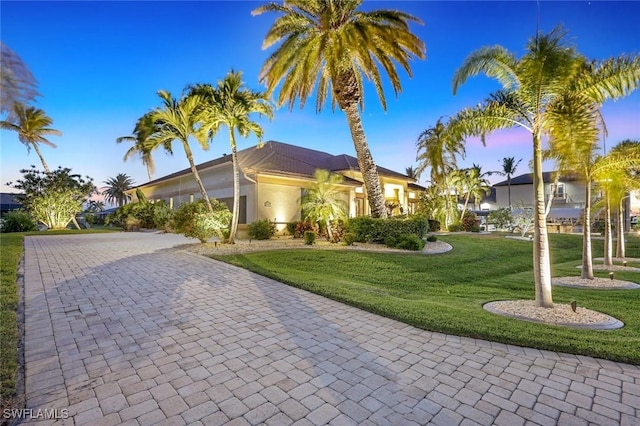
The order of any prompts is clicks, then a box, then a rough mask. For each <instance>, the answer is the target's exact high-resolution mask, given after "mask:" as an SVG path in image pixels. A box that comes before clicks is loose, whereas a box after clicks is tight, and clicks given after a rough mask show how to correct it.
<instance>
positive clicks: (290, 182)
mask: <svg viewBox="0 0 640 426" xmlns="http://www.w3.org/2000/svg"><path fill="white" fill-rule="evenodd" d="M256 180H257V182H258V186H257V188H258V189H257V197H256V216H255V218H256V219H254V220H261V219H270V220H272V221H274V222H275V223H276V227H277V229H278V231H279V232H280V231H283V230H284V229H285V228H286V224H287V223H288V222H295V221H298V220H301V211H300V202H301V199H302V191H303V189H304V188H308V187H309V186H310V185H311V183H312V181H311V180H304V179H296V178H288V177H280V176H258V178H257V179H256ZM352 192H353V189H351V188H349V187H347V186H344V190H343V191H342V200H343V201H344V203H345V205H347V206H348V208H349V210H350V211H349V212H348V215H349V216H350V217H351V216H353V214H352V211H351V208H352V207H353V206H352V203H350V194H351V193H352ZM247 204H248V203H247ZM250 222H251V221H249V223H250Z"/></svg>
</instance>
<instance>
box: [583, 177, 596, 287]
mask: <svg viewBox="0 0 640 426" xmlns="http://www.w3.org/2000/svg"><path fill="white" fill-rule="evenodd" d="M585 186H586V193H585V198H584V199H585V206H584V213H583V215H582V218H583V219H582V273H581V275H580V277H581V278H585V279H589V280H592V279H593V260H592V259H591V179H589V178H587V182H586V184H585Z"/></svg>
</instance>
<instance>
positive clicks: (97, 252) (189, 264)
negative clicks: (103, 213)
mask: <svg viewBox="0 0 640 426" xmlns="http://www.w3.org/2000/svg"><path fill="white" fill-rule="evenodd" d="M185 242H187V240H185V239H183V238H181V237H178V236H175V235H158V234H148V233H135V234H133V233H120V234H96V235H75V236H35V237H27V238H25V271H24V273H25V317H26V324H25V328H26V332H25V340H26V344H25V359H26V392H27V407H28V408H32V409H38V408H40V409H47V410H54V409H57V410H59V411H55V412H54V413H56V414H58V415H60V416H61V417H62V416H64V413H67V412H68V414H69V416H70V417H69V418H68V419H66V421H60V420H59V422H60V423H65V424H72V423H75V424H91V425H98V424H142V425H147V424H156V423H160V424H170V425H180V424H189V425H193V424H213V425H217V424H225V423H228V424H262V423H266V424H273V425H286V424H291V423H295V424H301V425H304V424H315V425H319V424H327V423H329V424H336V425H338V424H397V425H409V424H437V425H457V424H465V425H467V424H468V425H471V424H483V425H492V424H497V425H499V424H504V425H519V424H543V425H555V424H571V425H574V424H575V425H580V424H588V423H592V424H602V425H609V424H626V425H632V424H633V425H639V424H640V421H639V420H638V417H639V415H640V368H638V367H637V366H631V365H625V364H618V363H613V362H608V361H602V360H596V359H592V358H588V357H576V356H572V355H564V354H559V353H554V352H544V351H538V350H532V349H527V348H520V347H514V346H506V345H501V344H494V343H489V342H486V341H481V340H474V339H466V338H459V337H453V336H447V335H443V334H438V333H430V332H427V331H423V330H419V329H416V328H414V327H410V326H407V325H405V324H402V323H399V322H397V321H393V320H389V319H385V318H382V317H379V316H377V315H373V314H369V313H365V312H363V311H360V310H358V309H355V308H351V307H348V306H345V305H343V304H340V303H337V302H334V301H331V300H328V299H325V298H323V297H320V296H316V295H313V294H310V293H307V292H304V291H301V290H297V289H294V288H290V287H288V286H285V285H283V284H280V283H278V282H275V281H273V280H269V279H266V278H263V277H260V276H258V275H255V274H252V273H249V272H247V271H244V270H242V269H238V268H235V267H233V266H229V265H226V264H223V263H219V262H216V261H213V260H210V259H207V258H204V257H200V256H196V255H194V254H190V253H186V252H184V251H180V250H177V249H172V248H171V247H173V246H175V245H177V244H181V243H185ZM65 409H66V410H68V411H63V410H65ZM51 412H52V411H49V413H51ZM33 413H38V412H37V411H34V412H33ZM27 423H28V422H27ZM38 424H46V423H38Z"/></svg>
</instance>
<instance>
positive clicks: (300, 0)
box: [253, 0, 425, 217]
mask: <svg viewBox="0 0 640 426" xmlns="http://www.w3.org/2000/svg"><path fill="white" fill-rule="evenodd" d="M361 3H362V0H350V1H338V0H286V1H285V2H284V3H283V4H279V3H278V4H277V3H269V4H267V5H264V6H261V7H259V8H258V9H255V10H254V11H253V14H254V15H260V14H263V13H265V12H279V13H282V16H279V17H278V18H277V19H276V21H275V23H274V24H273V25H272V26H271V28H270V29H269V32H268V33H267V35H266V37H265V40H264V42H263V45H262V46H263V49H266V48H269V47H270V46H273V45H274V44H277V43H280V45H279V46H278V48H277V49H276V51H275V52H273V53H272V54H271V56H270V57H269V58H268V59H267V61H266V62H265V63H264V65H263V67H262V70H261V72H260V81H261V82H265V83H266V84H267V93H269V94H271V93H272V92H273V91H274V89H275V88H276V86H278V84H280V82H282V88H281V90H280V93H279V95H278V105H283V104H285V103H287V104H288V105H289V108H290V109H293V106H294V104H295V102H296V99H298V98H299V99H300V106H301V107H303V106H304V104H305V102H306V100H307V97H309V95H311V93H313V92H316V111H318V112H319V111H320V110H321V109H322V108H323V107H324V105H325V101H326V99H327V94H329V97H331V98H332V106H333V108H334V109H335V107H336V105H337V106H338V107H339V108H340V110H342V111H343V112H344V113H345V114H346V116H347V122H348V123H349V129H350V130H351V137H352V139H353V144H354V147H355V151H356V155H357V157H358V167H359V168H360V172H361V173H362V176H363V180H364V184H365V188H366V191H367V197H368V199H369V205H370V207H371V215H372V216H373V217H386V216H387V209H386V207H385V202H384V194H383V193H382V189H381V187H380V178H379V176H378V171H377V168H376V164H375V162H374V161H373V157H372V155H371V151H370V149H369V145H368V144H367V139H366V136H365V133H364V130H363V128H362V120H361V117H360V110H362V109H363V108H364V93H363V80H364V79H363V77H366V79H368V80H370V81H372V82H373V84H374V86H375V87H376V91H377V93H378V97H379V99H380V102H381V104H382V107H383V109H386V106H387V104H386V100H385V96H384V91H383V88H382V78H381V73H380V66H382V68H383V69H384V72H385V73H386V74H387V75H388V76H389V79H390V82H391V86H392V88H393V91H394V93H395V94H396V95H397V94H398V93H399V92H400V91H401V89H402V87H401V85H400V78H399V76H398V73H397V70H396V63H397V64H400V65H401V66H402V68H404V69H405V71H406V72H407V73H408V74H409V76H411V68H410V66H409V60H410V59H412V58H413V56H415V57H418V58H421V59H422V58H424V56H425V45H424V43H423V42H422V41H421V40H420V39H419V38H418V37H416V36H415V35H414V34H413V33H411V31H410V30H409V23H410V22H417V23H422V22H421V21H420V19H418V18H417V17H415V16H412V15H409V14H407V13H403V12H399V11H394V10H375V11H371V12H360V11H358V10H357V8H358V7H359V6H360V4H361Z"/></svg>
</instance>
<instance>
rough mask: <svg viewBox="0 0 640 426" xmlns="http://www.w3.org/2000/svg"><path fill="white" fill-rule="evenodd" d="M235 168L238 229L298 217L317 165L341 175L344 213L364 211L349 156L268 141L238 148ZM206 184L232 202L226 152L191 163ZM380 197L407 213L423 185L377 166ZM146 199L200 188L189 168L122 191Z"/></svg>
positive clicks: (194, 193) (176, 201) (172, 197)
mask: <svg viewBox="0 0 640 426" xmlns="http://www.w3.org/2000/svg"><path fill="white" fill-rule="evenodd" d="M238 164H239V167H240V214H239V223H240V226H239V229H240V230H243V229H246V224H249V223H251V222H254V221H256V220H260V219H270V220H272V221H273V222H275V223H276V224H277V225H278V229H279V230H282V229H283V228H284V227H285V224H286V223H287V222H293V221H297V220H300V219H301V212H300V200H301V198H302V196H303V194H304V192H305V190H306V188H309V186H310V185H311V184H312V183H313V182H314V177H313V175H314V173H315V171H316V170H317V169H325V170H329V171H330V172H333V173H338V174H340V175H342V176H343V178H344V179H343V182H342V184H340V185H339V189H340V190H341V191H342V192H343V194H344V196H343V199H344V202H345V205H346V206H347V207H348V214H349V217H355V216H363V215H368V214H369V213H370V209H369V203H368V201H367V198H366V194H365V188H364V184H363V180H362V173H360V170H359V167H358V161H357V159H356V158H355V157H352V156H350V155H346V154H341V155H332V154H328V153H326V152H322V151H317V150H313V149H308V148H303V147H300V146H295V145H289V144H285V143H282V142H275V141H269V142H266V143H265V144H264V145H263V146H262V147H261V148H258V147H252V148H247V149H244V150H242V151H239V152H238ZM196 167H197V169H198V172H199V174H200V178H201V179H202V182H203V184H204V186H205V188H206V189H207V195H208V196H209V197H211V198H216V199H217V200H219V201H222V202H225V203H226V204H227V205H228V206H230V207H231V205H232V201H233V176H232V164H231V156H230V155H225V156H222V157H220V158H217V159H215V160H211V161H208V162H205V163H202V164H199V165H197V166H196ZM378 174H379V175H380V183H381V185H382V190H383V192H384V196H385V200H386V201H387V202H388V203H389V204H390V205H393V206H394V207H393V213H394V214H399V213H403V212H412V211H413V210H414V203H417V201H418V198H419V197H418V192H420V191H423V190H424V188H423V187H422V186H420V185H417V184H416V183H415V180H414V179H412V178H410V177H408V176H406V175H404V174H402V173H398V172H395V171H393V170H389V169H386V168H384V167H379V166H378ZM138 188H139V189H140V190H141V191H142V192H143V193H144V195H145V196H146V197H147V199H148V200H151V201H160V200H162V201H164V202H165V203H167V204H168V205H169V206H170V207H171V208H174V209H175V208H178V207H179V206H180V204H182V203H185V202H190V201H194V200H197V199H198V198H200V190H199V187H198V185H197V184H196V182H195V180H194V178H193V173H192V172H191V169H190V168H187V169H184V170H181V171H179V172H176V173H173V174H170V175H167V176H163V177H161V178H158V179H155V180H152V181H150V182H147V183H145V184H143V185H139V186H137V187H135V188H132V189H131V190H130V191H128V193H129V194H130V195H131V197H132V201H135V200H136V189H138Z"/></svg>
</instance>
